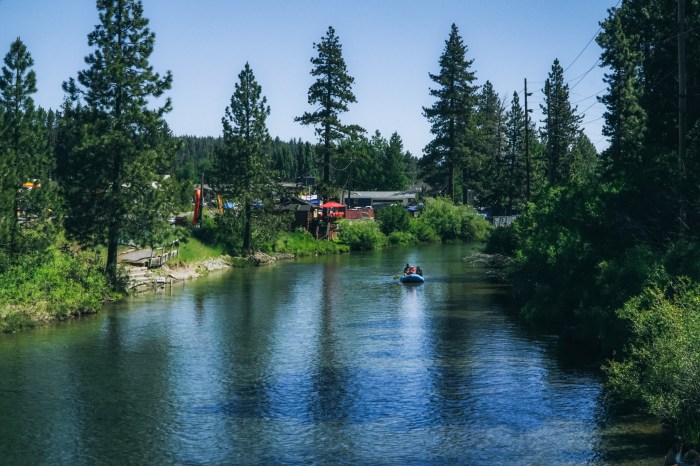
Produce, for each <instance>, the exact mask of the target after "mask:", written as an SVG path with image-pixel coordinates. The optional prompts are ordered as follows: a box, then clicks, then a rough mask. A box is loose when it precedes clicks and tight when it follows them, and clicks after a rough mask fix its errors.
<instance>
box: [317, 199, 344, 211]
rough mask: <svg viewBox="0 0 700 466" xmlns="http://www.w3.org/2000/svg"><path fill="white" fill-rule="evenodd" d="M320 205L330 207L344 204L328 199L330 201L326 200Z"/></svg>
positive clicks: (325, 207)
mask: <svg viewBox="0 0 700 466" xmlns="http://www.w3.org/2000/svg"><path fill="white" fill-rule="evenodd" d="M321 207H323V208H324V209H328V208H329V207H331V208H333V207H345V205H343V204H340V203H338V202H334V201H330V202H326V203H325V204H323V205H322V206H321Z"/></svg>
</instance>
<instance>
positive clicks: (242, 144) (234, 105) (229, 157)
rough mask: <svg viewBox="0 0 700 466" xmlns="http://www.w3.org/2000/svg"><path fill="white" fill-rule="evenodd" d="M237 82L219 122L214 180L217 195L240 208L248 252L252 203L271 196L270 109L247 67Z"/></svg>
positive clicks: (250, 238)
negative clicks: (220, 135) (220, 145)
mask: <svg viewBox="0 0 700 466" xmlns="http://www.w3.org/2000/svg"><path fill="white" fill-rule="evenodd" d="M238 79H239V82H237V83H236V85H235V90H234V92H233V95H232V96H231V103H230V105H229V106H228V107H226V111H225V114H224V117H223V118H222V119H221V123H222V125H223V139H224V146H223V148H222V149H221V150H220V151H219V152H218V154H217V159H216V164H215V168H216V178H215V180H216V188H217V192H219V193H220V194H221V195H223V196H224V197H226V198H228V199H231V200H233V201H235V202H236V203H238V204H239V205H240V206H241V207H242V212H243V216H242V220H243V232H242V234H243V246H242V247H243V250H244V251H246V252H250V251H251V249H252V218H253V203H255V202H259V201H263V200H266V199H267V198H269V196H270V193H271V192H272V181H273V177H272V172H271V169H270V167H271V162H272V160H271V158H270V157H269V155H268V145H269V143H270V135H269V133H268V130H267V126H266V120H267V117H268V115H269V114H270V107H269V106H268V105H267V98H266V97H264V96H263V95H262V87H261V86H260V85H259V84H258V83H257V81H256V80H255V75H254V74H253V70H252V69H251V67H250V65H249V64H248V63H246V64H245V67H244V68H243V70H242V71H241V72H240V74H239V75H238ZM263 204H266V203H265V202H263ZM267 204H269V203H267Z"/></svg>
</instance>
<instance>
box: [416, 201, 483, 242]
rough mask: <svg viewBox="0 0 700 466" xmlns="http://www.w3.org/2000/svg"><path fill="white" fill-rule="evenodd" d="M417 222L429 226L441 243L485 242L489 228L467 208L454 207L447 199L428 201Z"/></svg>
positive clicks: (474, 212)
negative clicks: (454, 241) (455, 241)
mask: <svg viewBox="0 0 700 466" xmlns="http://www.w3.org/2000/svg"><path fill="white" fill-rule="evenodd" d="M418 221H420V222H423V223H425V224H427V225H430V227H431V228H433V229H434V230H435V232H436V233H437V235H438V237H439V238H440V239H441V240H442V241H452V240H458V239H459V240H462V241H486V239H487V237H488V234H489V232H490V229H491V226H490V225H489V223H488V222H487V221H486V219H484V218H483V217H481V216H480V215H478V214H477V212H476V210H474V209H473V208H472V207H468V206H455V205H452V202H451V201H450V200H449V199H448V198H437V199H428V200H427V201H426V203H425V207H424V208H423V211H422V213H421V216H420V217H419V218H418Z"/></svg>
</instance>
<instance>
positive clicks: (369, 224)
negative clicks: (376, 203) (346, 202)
mask: <svg viewBox="0 0 700 466" xmlns="http://www.w3.org/2000/svg"><path fill="white" fill-rule="evenodd" d="M339 230H340V231H339V234H338V240H339V241H340V242H342V243H345V244H347V245H349V246H350V249H351V250H353V251H370V250H372V249H381V248H382V247H384V246H385V245H386V243H387V238H386V236H385V235H384V234H383V233H382V232H381V230H380V229H379V225H378V224H377V222H375V221H373V220H360V221H354V222H348V221H346V220H344V221H341V222H340V228H339Z"/></svg>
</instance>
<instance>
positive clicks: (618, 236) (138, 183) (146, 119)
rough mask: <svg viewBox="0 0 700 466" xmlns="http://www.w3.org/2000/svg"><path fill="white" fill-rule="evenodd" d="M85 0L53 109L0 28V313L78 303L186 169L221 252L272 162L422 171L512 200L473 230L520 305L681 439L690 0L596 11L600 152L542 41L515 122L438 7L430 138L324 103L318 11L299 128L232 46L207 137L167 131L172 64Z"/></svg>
mask: <svg viewBox="0 0 700 466" xmlns="http://www.w3.org/2000/svg"><path fill="white" fill-rule="evenodd" d="M97 8H98V10H99V12H100V19H101V24H98V25H97V26H96V27H95V29H94V31H93V32H92V33H90V35H89V36H88V44H89V45H90V47H91V48H92V49H93V51H92V52H91V53H90V54H89V55H88V56H86V57H85V66H86V67H85V69H83V70H79V71H77V72H76V75H75V77H68V78H67V79H66V81H65V82H64V84H63V90H64V92H65V96H66V97H65V101H64V104H63V105H62V106H61V108H59V109H44V108H42V107H40V106H37V105H35V103H34V100H33V95H34V94H35V93H36V91H37V88H36V85H37V84H36V83H37V77H36V75H35V73H34V71H33V69H32V67H33V59H32V56H31V52H30V51H29V50H28V49H27V47H26V45H25V44H24V43H23V42H22V41H21V40H20V39H17V40H16V41H14V42H13V43H12V44H10V45H9V51H8V52H7V54H6V55H5V58H4V62H3V63H4V64H3V66H2V70H1V74H0V169H1V171H2V173H3V176H2V178H0V211H1V212H0V285H2V286H0V306H2V307H1V308H0V320H4V321H9V320H12V319H24V318H25V317H22V314H21V313H16V312H14V310H16V309H17V308H18V307H21V302H30V303H32V304H33V305H34V306H35V307H36V308H37V309H43V312H45V313H47V314H50V313H54V314H59V315H71V314H76V313H80V312H85V311H87V310H91V309H92V310H94V309H96V308H98V307H99V305H100V302H101V300H102V299H104V297H105V296H106V295H109V294H110V293H113V292H114V291H115V290H116V289H117V288H118V286H117V285H118V280H117V278H118V270H117V260H116V258H117V249H118V247H119V245H120V244H124V243H127V242H128V243H131V244H138V245H154V244H159V243H160V242H162V241H164V240H166V239H167V238H168V237H169V236H170V235H172V228H171V227H170V225H169V222H168V219H169V218H170V217H171V216H172V215H173V214H175V213H177V212H178V211H181V210H183V209H189V207H190V205H191V202H192V192H193V189H194V187H195V186H196V185H197V184H198V183H199V182H200V180H201V179H202V178H203V177H204V178H206V180H207V182H208V183H210V184H211V185H212V186H213V188H214V189H215V191H216V192H217V193H218V194H220V195H221V196H222V197H223V198H225V199H226V200H227V201H232V202H235V204H236V205H238V206H240V208H239V209H236V210H235V211H230V212H226V213H224V214H223V215H221V216H219V217H217V219H216V223H215V225H214V228H215V229H216V230H217V231H218V234H217V235H215V236H214V238H224V237H231V236H232V235H236V236H237V237H238V238H239V241H236V242H232V243H229V246H230V247H229V249H232V250H231V251H230V252H234V253H239V252H250V251H254V250H256V248H259V247H260V243H258V244H257V245H256V241H257V240H258V239H259V238H261V235H262V234H263V232H265V231H267V230H269V227H270V226H271V225H272V226H274V228H273V230H274V231H282V230H284V229H285V225H284V224H283V222H279V221H273V218H274V217H273V216H274V213H273V212H272V211H271V209H256V208H254V207H255V206H257V205H260V204H262V205H273V204H274V199H273V198H274V196H275V193H277V192H279V190H278V189H277V188H276V187H277V186H278V184H279V183H280V182H282V181H296V180H298V179H300V178H303V177H315V178H316V179H317V180H318V183H317V186H316V188H317V190H318V193H319V194H320V195H321V196H322V197H323V198H324V199H332V198H334V197H337V194H338V192H340V191H342V190H348V189H363V190H404V189H407V188H408V187H409V186H411V185H413V184H416V183H419V182H421V183H426V184H427V185H429V186H430V187H431V191H430V193H429V195H430V196H431V197H435V198H439V201H438V203H436V204H435V206H441V207H440V209H442V208H443V207H442V206H444V205H445V204H451V205H453V206H469V209H471V210H469V212H470V213H469V215H470V216H471V217H470V218H473V217H475V216H476V212H477V210H478V211H480V212H482V213H485V214H487V215H492V216H493V215H517V216H518V220H517V221H516V222H515V223H514V224H513V225H512V226H510V227H508V228H498V229H494V230H493V232H492V233H491V235H490V237H489V240H488V242H487V244H486V251H487V252H489V253H491V254H500V255H502V256H504V257H507V258H509V260H508V261H507V262H508V264H509V265H508V267H507V269H506V270H505V276H506V277H507V278H506V279H507V280H508V283H509V284H510V285H511V288H512V291H513V296H514V299H515V302H516V308H517V309H518V313H519V315H520V316H521V318H522V319H523V321H524V322H525V323H527V324H529V325H532V326H533V327H534V328H537V329H540V330H546V331H555V332H558V333H560V334H561V335H563V336H564V337H566V338H568V339H570V340H572V341H575V342H578V344H580V345H581V346H582V348H586V349H587V351H588V349H593V350H595V352H596V353H597V354H599V355H600V358H601V359H602V360H605V361H606V362H605V364H604V370H605V372H606V375H607V377H608V380H609V382H608V387H609V393H610V396H611V399H613V400H615V401H616V402H620V404H621V405H624V404H628V405H635V406H638V407H641V409H643V410H645V411H646V412H648V413H651V414H653V415H655V416H657V417H658V418H659V419H660V420H662V421H663V422H664V423H665V424H666V425H667V426H669V429H671V430H673V431H674V433H678V434H681V435H683V436H684V437H686V438H689V439H692V440H693V441H694V442H696V443H697V442H700V388H698V384H697V380H698V379H699V376H700V374H698V371H699V370H700V351H699V350H698V345H697V341H698V339H697V336H698V335H699V334H700V306H699V304H700V300H699V297H700V283H699V281H700V266H699V265H698V264H700V242H699V238H698V233H697V232H698V231H699V228H700V186H699V185H698V183H697V180H698V179H700V122H699V120H700V105H697V103H696V102H695V100H696V99H697V96H698V95H700V89H698V88H700V79H698V77H699V76H700V55H698V52H697V51H698V50H700V43H699V42H700V36H698V34H697V30H698V28H699V26H700V6H699V5H698V4H697V2H691V1H684V0H679V1H678V2H668V1H663V0H624V1H621V2H620V5H619V7H617V8H613V9H611V10H610V11H609V14H608V16H607V17H606V18H604V19H603V20H602V22H601V30H600V33H599V34H598V36H597V38H596V40H597V42H598V44H599V45H600V47H601V49H602V51H603V52H602V55H601V59H600V63H601V66H604V67H605V68H606V70H607V72H606V75H605V83H604V84H605V86H606V88H605V91H604V93H602V95H601V96H600V97H599V99H600V101H601V102H602V103H603V104H604V105H605V106H606V109H607V110H606V113H605V114H604V121H605V124H604V130H603V131H604V135H605V137H606V138H607V139H608V142H609V145H608V147H607V148H606V149H605V150H604V151H603V152H602V153H600V154H599V153H597V151H596V149H595V147H594V145H593V144H592V143H591V141H590V140H589V139H588V137H587V136H586V135H585V134H584V133H583V130H582V127H581V124H582V118H583V116H582V115H581V114H580V113H579V111H578V109H577V107H576V106H575V105H574V104H572V102H571V98H570V89H569V82H568V81H567V80H566V78H565V76H564V73H565V71H564V69H563V68H562V66H561V64H560V62H559V61H558V60H557V59H556V58H555V57H553V61H552V66H551V69H550V70H549V71H548V72H547V71H546V70H543V74H544V73H545V72H546V73H547V78H546V80H545V83H544V86H543V88H542V89H539V90H537V91H538V92H541V93H542V95H543V103H542V104H541V111H542V115H543V117H542V120H540V121H533V120H532V118H531V117H530V112H529V111H528V108H527V101H526V99H527V96H528V93H527V91H525V92H521V91H520V90H511V91H509V92H512V94H510V96H509V98H508V99H506V98H502V97H501V95H500V94H499V92H498V91H497V90H496V89H494V87H493V85H492V84H491V82H490V81H488V80H484V81H483V82H482V83H481V84H480V81H479V80H478V79H477V75H476V70H475V69H474V68H473V65H474V59H473V58H472V57H470V54H469V50H468V47H467V45H466V44H465V43H464V41H463V39H462V37H461V35H460V32H459V29H458V27H457V26H456V25H455V24H453V25H452V27H451V29H450V31H449V34H448V36H447V39H446V41H445V46H444V49H443V52H442V54H441V55H440V56H439V57H436V59H437V65H438V66H437V69H438V71H437V72H436V73H434V74H433V73H430V79H431V81H432V83H433V84H432V86H431V88H430V89H427V90H426V92H427V93H428V94H429V96H430V97H431V98H432V99H433V104H432V105H431V106H429V107H424V108H423V116H424V117H425V118H426V119H427V121H428V122H429V124H430V128H431V135H432V140H431V141H429V142H427V144H426V146H425V148H424V150H423V153H422V154H411V153H409V152H407V151H405V150H404V148H403V143H402V140H401V137H400V135H399V134H397V133H393V134H391V135H388V138H387V136H385V135H382V134H380V133H379V132H378V131H375V132H374V133H371V130H370V131H369V132H368V130H367V129H365V128H362V127H360V126H358V125H356V124H352V123H348V122H346V121H344V120H343V118H342V116H343V114H344V113H345V112H347V110H348V108H349V106H350V105H351V104H353V103H355V101H356V99H355V96H354V94H353V91H352V86H353V83H354V79H353V77H352V76H351V74H350V72H349V70H348V69H347V67H346V64H345V61H344V58H343V54H342V45H341V43H340V39H339V37H338V36H337V35H336V32H335V30H334V29H333V27H329V28H328V30H327V31H326V33H325V35H324V36H323V37H322V38H321V40H320V41H319V42H318V43H314V44H313V49H314V51H315V53H317V54H316V55H314V56H313V57H312V60H311V64H312V69H311V75H312V76H313V77H315V78H316V81H315V82H314V83H313V84H312V85H311V87H310V88H309V89H308V103H309V107H310V110H307V111H304V109H299V116H298V117H296V119H295V120H296V121H297V122H298V123H299V124H300V125H307V126H312V127H313V128H314V129H315V134H316V135H317V136H318V140H317V141H313V142H311V141H302V140H294V139H293V140H290V141H281V140H280V139H279V138H273V137H272V136H271V135H270V134H269V131H268V129H267V126H266V118H267V116H268V115H269V114H270V112H271V108H270V106H269V105H268V103H267V99H266V98H265V96H264V90H263V88H262V86H261V85H260V84H259V83H258V82H257V80H256V78H255V74H254V72H253V69H252V68H251V67H250V65H249V64H247V63H246V64H245V67H244V68H243V69H242V70H241V73H240V74H239V75H238V81H237V83H236V84H235V88H234V89H233V90H232V95H231V99H230V102H229V103H228V106H227V107H226V110H225V112H224V115H223V116H222V128H221V134H220V135H217V136H211V137H194V136H188V135H180V136H176V135H173V134H172V132H171V130H170V129H169V127H168V124H167V122H166V119H165V116H166V115H167V113H168V112H169V111H170V110H171V108H172V103H171V102H170V100H169V99H168V98H167V92H168V90H169V89H170V88H171V86H172V83H173V80H174V79H176V77H173V76H172V75H171V74H170V73H169V72H166V73H164V74H159V73H157V72H155V71H154V70H153V68H152V67H151V66H150V64H149V60H148V58H149V56H150V55H151V53H152V52H153V50H154V48H155V47H156V45H157V44H156V40H155V34H154V33H153V32H151V31H150V30H149V29H148V19H147V18H146V17H145V16H144V11H143V5H142V3H141V2H140V1H137V0H122V1H119V2H113V1H108V0H99V1H97ZM681 11H682V14H681ZM679 17H680V18H682V20H680V21H679ZM123 31H128V34H126V35H125V34H123ZM426 72H427V70H426ZM328 82H331V83H333V84H334V85H332V86H328V85H325V83H328ZM156 102H159V103H158V104H156ZM222 104H224V103H222ZM222 106H223V105H222ZM368 134H371V135H370V136H368ZM465 208H466V207H465ZM436 211H437V210H436ZM445 212H447V210H445ZM392 215H394V214H392ZM400 215H403V214H400ZM450 215H451V214H449V213H446V214H444V215H442V216H441V215H438V214H436V216H435V217H432V218H431V217H426V218H431V220H430V222H432V223H424V224H422V226H421V228H424V229H425V228H433V229H434V230H438V228H441V227H440V225H442V221H443V220H444V219H445V218H448V217H449V216H450ZM460 215H461V214H460ZM388 218H389V217H387V219H388ZM402 221H403V220H402V219H398V220H397V219H396V218H393V219H392V220H391V222H394V223H395V224H397V225H398V224H401V223H402ZM380 222H381V221H380ZM470 222H472V221H471V220H469V221H465V220H464V219H462V220H460V219H459V218H458V219H457V221H456V223H455V225H457V226H456V227H455V228H456V229H453V230H450V231H451V233H449V234H445V235H440V237H439V238H442V239H450V238H467V237H468V235H466V233H465V231H467V230H468V229H469V228H473V227H474V225H475V224H474V223H473V222H472V223H470ZM386 225H389V220H386V224H385V225H384V226H385V227H386ZM460 225H461V226H460ZM263 226H264V227H265V228H263ZM460 228H461V230H460ZM479 228H481V227H479ZM266 229H267V230H266ZM385 229H386V228H385ZM477 229H478V228H477ZM386 233H387V234H391V233H392V232H391V231H390V230H386ZM433 233H434V232H433ZM265 234H267V233H265ZM426 238H433V239H439V238H438V237H437V236H435V235H432V236H431V235H426ZM267 244H271V243H270V242H269V241H268V242H267ZM18 290H20V291H19V292H18ZM0 328H1V327H0Z"/></svg>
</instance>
